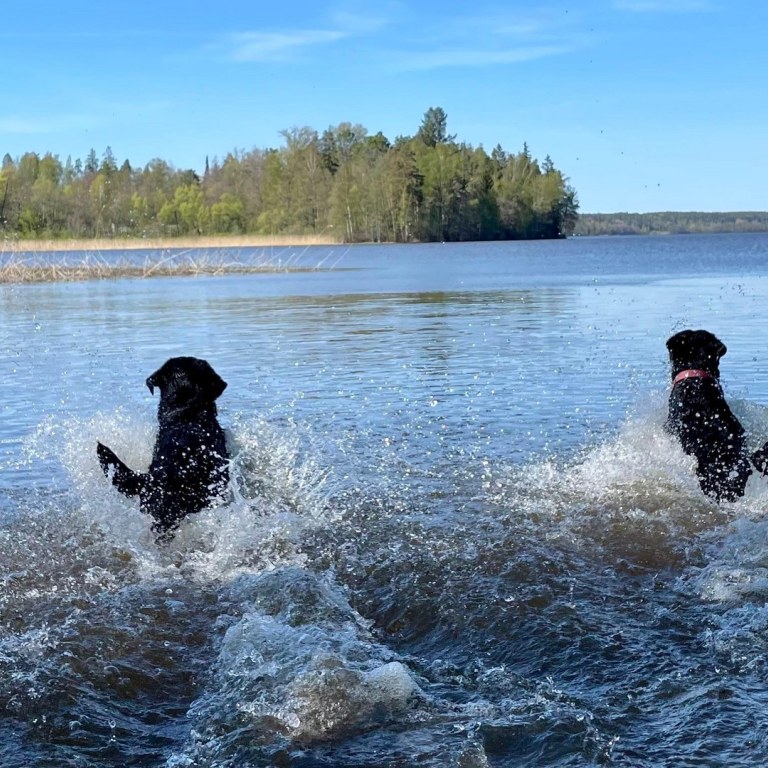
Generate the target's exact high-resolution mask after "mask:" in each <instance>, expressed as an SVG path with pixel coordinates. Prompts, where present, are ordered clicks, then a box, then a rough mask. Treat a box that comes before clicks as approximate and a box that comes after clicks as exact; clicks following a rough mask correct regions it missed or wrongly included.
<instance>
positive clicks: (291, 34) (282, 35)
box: [227, 13, 387, 62]
mask: <svg viewBox="0 0 768 768" xmlns="http://www.w3.org/2000/svg"><path fill="white" fill-rule="evenodd" d="M386 24H387V20H386V19H384V18H381V17H378V16H360V15H355V14H350V13H337V14H336V15H335V16H334V17H333V19H332V24H331V25H330V26H329V27H328V28H327V29H294V30H282V31H272V32H265V31H261V30H254V31H248V32H239V33H235V34H233V35H231V36H230V37H229V39H228V41H227V45H228V47H229V49H230V54H229V55H230V57H231V58H232V59H234V60H235V61H261V62H270V61H271V62H274V61H289V60H291V59H293V58H295V57H296V56H297V55H299V54H300V53H301V52H302V51H304V50H306V49H309V48H313V47H316V46H323V45H330V44H332V43H337V42H339V41H341V40H347V39H350V38H353V37H362V36H365V35H368V34H371V33H373V32H376V31H377V30H379V29H381V28H382V27H384V26H386Z"/></svg>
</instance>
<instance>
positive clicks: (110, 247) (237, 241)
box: [0, 235, 338, 253]
mask: <svg viewBox="0 0 768 768" xmlns="http://www.w3.org/2000/svg"><path fill="white" fill-rule="evenodd" d="M337 244H338V240H336V239H334V238H332V237H330V236H327V235H217V236H215V237H205V236H200V237H155V238H135V237H131V238H96V239H90V240H74V239H73V240H19V239H17V238H6V239H5V240H3V241H2V242H1V243H0V250H1V251H2V252H5V253H41V252H46V253H51V252H60V251H89V252H90V251H97V252H102V251H138V250H164V249H165V250H170V249H187V248H188V249H197V248H216V249H225V248H271V247H277V248H286V247H292V246H293V247H306V246H309V245H337Z"/></svg>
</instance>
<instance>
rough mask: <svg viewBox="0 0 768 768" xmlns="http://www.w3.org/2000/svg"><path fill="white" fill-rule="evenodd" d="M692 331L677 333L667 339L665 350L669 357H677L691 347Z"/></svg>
mask: <svg viewBox="0 0 768 768" xmlns="http://www.w3.org/2000/svg"><path fill="white" fill-rule="evenodd" d="M692 337H693V331H679V332H678V333H676V334H674V335H673V336H670V337H669V338H668V339H667V349H668V350H669V354H670V355H675V356H677V355H679V354H680V353H681V352H682V351H683V350H684V349H687V348H689V347H690V346H691V340H692Z"/></svg>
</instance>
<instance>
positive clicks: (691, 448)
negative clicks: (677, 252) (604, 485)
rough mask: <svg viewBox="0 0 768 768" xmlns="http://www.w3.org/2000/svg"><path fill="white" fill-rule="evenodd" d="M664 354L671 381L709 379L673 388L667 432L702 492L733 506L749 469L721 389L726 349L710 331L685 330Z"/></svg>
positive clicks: (741, 432)
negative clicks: (688, 373) (702, 374)
mask: <svg viewBox="0 0 768 768" xmlns="http://www.w3.org/2000/svg"><path fill="white" fill-rule="evenodd" d="M667 349H668V350H669V360H670V364H671V367H672V380H673V381H674V379H675V376H677V374H679V373H681V372H682V371H685V370H692V369H693V370H701V371H707V372H708V373H710V374H711V377H710V378H688V379H684V380H682V381H679V382H678V383H677V384H674V386H673V387H672V392H671V393H670V395H669V414H668V417H667V428H668V429H669V430H670V432H672V434H674V435H675V436H677V438H678V439H679V440H680V442H681V443H682V446H683V450H684V451H685V452H686V453H687V454H689V455H691V456H695V457H696V475H697V476H698V478H699V485H700V486H701V490H702V491H704V493H706V494H707V496H711V497H712V498H713V499H715V500H717V501H734V500H735V499H737V498H739V497H741V496H743V495H744V488H745V486H746V484H747V480H748V479H749V476H750V475H751V474H752V467H751V466H750V462H749V458H748V456H747V454H746V451H745V447H744V428H743V427H742V425H741V422H739V420H738V419H737V418H736V416H734V415H733V412H732V411H731V409H730V407H729V406H728V403H727V402H726V400H725V395H724V394H723V390H722V388H721V386H720V358H721V357H722V356H723V355H724V354H725V353H726V351H727V348H726V346H725V344H723V342H722V341H720V339H718V338H717V336H715V335H714V334H712V333H710V332H709V331H704V330H698V331H692V330H686V331H680V332H679V333H676V334H675V335H674V336H672V337H670V338H669V339H668V340H667ZM757 455H758V454H755V457H757Z"/></svg>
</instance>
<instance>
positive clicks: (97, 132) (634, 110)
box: [0, 0, 768, 212]
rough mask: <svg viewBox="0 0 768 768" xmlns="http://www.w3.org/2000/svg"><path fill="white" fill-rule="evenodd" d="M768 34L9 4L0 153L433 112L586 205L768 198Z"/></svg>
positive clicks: (455, 7)
mask: <svg viewBox="0 0 768 768" xmlns="http://www.w3.org/2000/svg"><path fill="white" fill-rule="evenodd" d="M766 33H768V3H766V2H764V0H749V1H747V0H571V1H570V2H560V0H552V2H547V1H546V0H545V1H544V2H541V3H534V2H530V0H529V1H528V2H517V0H507V2H503V1H502V0H499V1H498V2H488V1H487V0H475V2H472V3H458V2H451V1H450V0H442V1H441V2H436V1H435V0H421V1H420V2H416V1H415V0H413V2H396V1H395V2H389V0H381V2H377V3H362V2H347V1H346V0H339V2H328V1H327V0H312V1H311V2H307V1H306V0H291V1H290V2H284V3H274V2H269V1H268V0H260V1H259V0H248V1H247V2H246V1H245V0H228V1H227V2H220V3H201V4H196V3H190V2H184V3H181V2H176V1H175V0H174V1H173V2H163V0H156V1H155V2H152V3H150V2H147V1H146V0H133V1H132V2H131V3H94V2H84V1H83V0H70V2H68V3H62V2H61V1H60V0H55V2H54V1H53V0H36V2H34V3H32V2H27V3H20V2H8V3H6V4H5V6H4V7H3V24H2V29H0V46H1V48H0V50H2V52H3V59H4V63H5V66H4V74H3V77H2V80H0V154H5V153H6V152H8V153H10V155H11V156H12V157H14V158H15V157H17V156H19V155H20V154H22V153H24V152H26V151H35V152H38V153H41V154H42V153H45V152H52V153H54V154H57V155H59V157H60V158H61V159H62V160H65V159H66V158H67V156H71V157H72V158H73V159H75V158H78V157H80V158H85V156H86V155H87V153H88V151H89V150H90V149H91V148H94V149H95V150H96V153H97V155H99V156H101V155H102V154H103V152H104V150H105V148H106V147H107V146H109V147H111V148H112V151H113V153H114V155H115V157H116V158H117V159H118V162H122V160H124V159H126V158H127V159H129V160H130V161H131V163H132V164H133V165H134V166H142V165H144V164H145V163H147V162H148V161H149V160H151V159H153V158H155V157H160V158H163V159H164V160H167V161H169V162H170V163H172V164H173V165H174V166H176V167H177V168H194V169H195V170H198V171H201V170H202V169H203V167H204V163H205V157H206V155H208V156H210V157H211V158H213V157H224V156H225V155H226V154H227V153H228V152H230V151H232V150H235V149H240V150H250V149H253V148H254V147H259V148H266V147H277V146H280V145H281V142H282V139H281V136H280V131H281V130H282V129H285V128H291V127H295V126H305V125H308V126H311V127H312V128H315V129H317V130H318V131H322V130H324V129H325V128H327V127H328V126H329V125H336V124H338V123H340V122H343V121H349V122H352V123H360V124H362V125H364V126H365V127H366V128H367V129H368V130H369V132H370V133H376V132H377V131H382V132H383V133H384V134H385V135H386V136H387V137H388V138H390V139H394V138H395V137H396V136H398V135H412V134H413V133H415V132H416V130H417V129H418V126H419V124H420V122H421V119H422V117H423V115H424V112H425V111H426V110H427V108H429V107H437V106H439V107H442V108H443V109H444V110H445V111H446V113H447V115H448V130H449V132H450V133H454V134H457V138H458V139H459V140H461V141H465V142H467V143H469V144H472V145H473V146H478V145H480V144H482V145H483V146H484V147H485V148H486V149H487V150H488V151H489V152H490V150H491V149H492V148H493V147H494V146H495V145H496V144H501V145H502V147H504V149H506V150H508V151H519V150H520V149H521V148H522V145H523V142H527V143H528V146H529V148H530V150H531V152H532V154H533V155H534V156H535V157H538V158H539V159H543V158H544V156H545V155H547V154H549V155H550V156H551V157H552V159H553V161H554V162H555V165H556V166H557V167H558V168H559V169H560V170H562V171H563V172H564V173H565V174H566V175H567V176H568V177H569V178H570V179H571V182H572V184H573V185H574V187H575V188H576V190H577V192H578V196H579V200H580V202H581V210H582V211H583V212H600V211H604V212H609V211H640V212H643V211H657V210H703V211H718V210H720V211H734V210H768V148H767V146H766V142H767V140H768V41H766Z"/></svg>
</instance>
